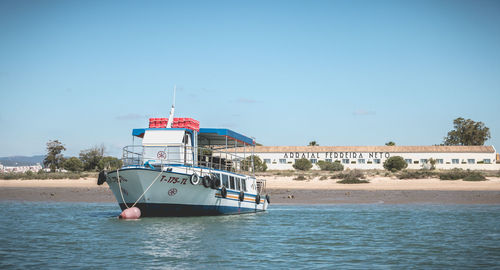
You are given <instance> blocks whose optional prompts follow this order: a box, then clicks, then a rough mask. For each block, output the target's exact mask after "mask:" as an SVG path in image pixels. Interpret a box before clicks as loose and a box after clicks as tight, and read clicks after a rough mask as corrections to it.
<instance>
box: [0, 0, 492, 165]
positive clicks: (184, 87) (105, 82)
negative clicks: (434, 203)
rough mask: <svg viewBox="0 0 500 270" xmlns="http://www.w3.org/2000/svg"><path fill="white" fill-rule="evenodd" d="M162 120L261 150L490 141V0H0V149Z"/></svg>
mask: <svg viewBox="0 0 500 270" xmlns="http://www.w3.org/2000/svg"><path fill="white" fill-rule="evenodd" d="M174 85H177V89H178V91H177V101H176V116H178V117H193V118H195V119H198V120H199V121H200V123H201V125H202V127H227V128H230V129H233V130H235V131H238V132H241V133H243V134H245V135H248V136H253V137H255V138H256V139H257V141H258V142H260V143H262V144H264V145H307V144H308V142H309V141H312V140H316V141H317V142H318V143H319V144H320V145H383V144H384V143H386V142H388V141H395V142H396V143H397V144H398V145H434V144H439V143H442V141H443V137H444V136H446V134H447V132H448V131H449V130H451V129H452V128H453V125H452V121H453V119H455V118H457V117H464V118H471V119H473V120H475V121H482V122H484V123H485V124H486V126H487V127H489V128H490V130H491V136H492V139H491V140H489V141H487V143H486V144H488V145H494V146H497V147H500V113H499V101H500V1H484V0H475V1H460V0H451V1H437V0H431V1H424V0H418V1H417V0H415V1H400V0H397V1H373V0H366V1H363V0H353V1H351V0H345V1H333V0H328V1H305V0H304V1H289V0H287V1H277V0H273V1H122V0H121V1H51V0H45V1H24V0H20V1H15V0H9V1H6V0H0V156H9V155H34V154H44V153H45V143H46V142H47V141H48V140H53V139H58V140H60V141H62V142H63V143H64V144H65V145H66V147H67V151H66V152H65V155H66V156H72V155H78V153H79V152H80V150H82V149H87V148H90V147H92V146H94V145H101V144H104V145H105V146H106V147H107V149H108V154H110V155H116V156H118V155H121V150H120V149H121V147H123V146H125V145H128V144H131V142H132V136H131V130H132V129H133V128H140V127H146V126H147V125H148V118H149V117H166V116H167V114H168V111H169V108H170V106H171V103H172V89H173V86H174Z"/></svg>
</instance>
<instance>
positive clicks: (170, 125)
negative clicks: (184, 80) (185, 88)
mask: <svg viewBox="0 0 500 270" xmlns="http://www.w3.org/2000/svg"><path fill="white" fill-rule="evenodd" d="M175 88H176V86H175V85H174V101H173V102H172V108H170V115H169V116H168V122H167V128H171V127H172V123H173V122H174V111H175Z"/></svg>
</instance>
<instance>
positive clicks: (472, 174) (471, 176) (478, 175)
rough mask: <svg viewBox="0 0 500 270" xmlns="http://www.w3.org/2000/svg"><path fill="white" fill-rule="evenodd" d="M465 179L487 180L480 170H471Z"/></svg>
mask: <svg viewBox="0 0 500 270" xmlns="http://www.w3.org/2000/svg"><path fill="white" fill-rule="evenodd" d="M463 180H464V181H486V177H484V175H482V174H481V173H480V172H469V173H468V174H467V176H465V177H464V179H463Z"/></svg>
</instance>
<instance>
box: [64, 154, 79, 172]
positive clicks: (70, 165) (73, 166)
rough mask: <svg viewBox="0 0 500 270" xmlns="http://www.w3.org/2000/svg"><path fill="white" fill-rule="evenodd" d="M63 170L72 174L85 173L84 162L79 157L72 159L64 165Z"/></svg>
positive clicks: (67, 160)
mask: <svg viewBox="0 0 500 270" xmlns="http://www.w3.org/2000/svg"><path fill="white" fill-rule="evenodd" d="M63 168H64V169H66V170H68V171H70V172H81V171H83V162H82V161H81V160H80V159H79V158H77V157H70V158H68V159H66V160H65V161H64V163H63Z"/></svg>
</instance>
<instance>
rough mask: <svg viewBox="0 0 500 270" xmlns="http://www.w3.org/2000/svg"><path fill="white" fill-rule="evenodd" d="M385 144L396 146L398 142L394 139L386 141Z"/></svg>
mask: <svg viewBox="0 0 500 270" xmlns="http://www.w3.org/2000/svg"><path fill="white" fill-rule="evenodd" d="M385 145H387V146H395V145H396V143H395V142H393V141H389V142H386V143H385Z"/></svg>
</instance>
